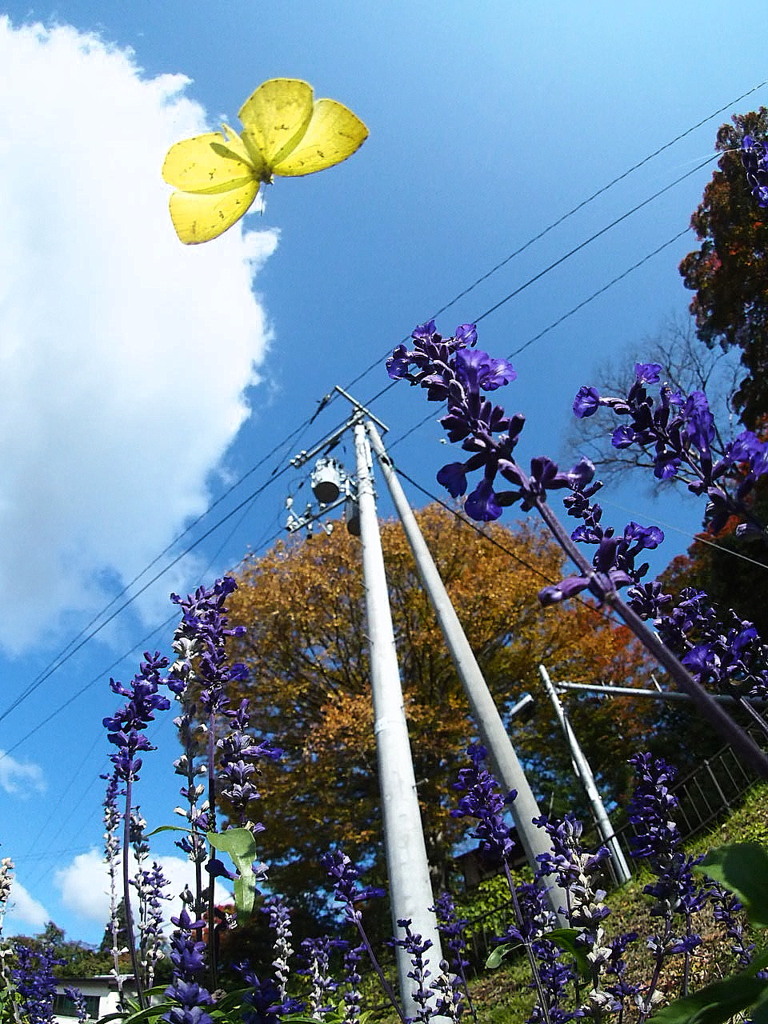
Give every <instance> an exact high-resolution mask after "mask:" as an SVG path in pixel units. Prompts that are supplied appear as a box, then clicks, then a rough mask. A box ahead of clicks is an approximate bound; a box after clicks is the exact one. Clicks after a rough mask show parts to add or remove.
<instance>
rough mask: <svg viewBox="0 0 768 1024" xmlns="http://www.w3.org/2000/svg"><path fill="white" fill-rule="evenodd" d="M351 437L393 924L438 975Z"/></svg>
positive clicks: (376, 553)
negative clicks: (413, 940) (404, 925)
mask: <svg viewBox="0 0 768 1024" xmlns="http://www.w3.org/2000/svg"><path fill="white" fill-rule="evenodd" d="M354 434H355V457H356V461H357V496H358V504H359V508H360V539H361V542H362V549H363V576H364V580H365V606H366V617H367V624H368V643H369V652H370V661H371V685H372V689H373V715H374V724H373V728H374V733H375V735H376V756H377V760H378V766H379V787H380V790H381V805H382V817H383V821H384V847H385V852H386V857H387V869H388V874H389V896H390V906H391V909H392V929H393V934H394V935H398V932H399V930H398V925H397V922H398V921H400V920H408V919H410V921H411V922H412V929H413V931H414V932H418V933H419V934H420V935H421V937H422V939H424V940H426V939H429V940H431V942H432V948H431V949H430V950H429V953H428V954H427V955H428V957H429V960H430V966H431V968H432V974H433V976H436V975H437V973H438V972H439V966H438V965H439V963H440V961H441V960H442V958H443V956H442V952H441V947H440V935H439V933H438V930H437V921H436V919H435V915H434V913H432V912H431V911H430V910H429V908H430V907H432V906H433V905H434V902H435V901H434V896H433V895H432V885H431V883H430V879H429V867H428V863H427V851H426V847H425V845H424V833H423V830H422V825H421V814H420V811H419V801H418V796H417V793H416V777H415V775H414V772H413V761H412V758H411V747H410V743H409V741H408V726H407V724H406V719H405V709H404V707H403V691H402V686H401V683H400V670H399V667H398V663H397V652H396V649H395V635H394V631H393V629H392V613H391V610H390V606H389V593H388V591H387V580H386V576H385V573H384V555H383V553H382V548H381V536H380V534H379V523H378V518H377V515H376V499H375V497H374V491H373V479H372V476H371V450H370V448H369V446H368V442H367V440H366V435H365V426H364V425H363V421H362V418H358V419H357V421H356V422H355V424H354ZM396 954H397V973H398V980H399V985H400V996H401V999H402V1003H403V1010H404V1012H405V1015H406V1016H407V1017H415V1016H416V1015H417V1014H418V1012H419V1007H418V1006H417V1004H416V1003H415V1002H414V999H413V997H412V995H411V992H412V991H413V988H414V982H413V980H412V979H411V978H409V977H408V971H409V970H412V969H413V967H412V964H411V962H410V958H409V955H408V953H407V952H406V951H405V950H404V949H401V948H400V947H397V948H396Z"/></svg>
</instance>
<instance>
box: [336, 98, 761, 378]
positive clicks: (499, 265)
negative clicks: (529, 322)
mask: <svg viewBox="0 0 768 1024" xmlns="http://www.w3.org/2000/svg"><path fill="white" fill-rule="evenodd" d="M766 85H768V79H765V80H764V81H762V82H758V84H757V85H753V86H752V88H751V89H747V91H746V92H743V93H741V95H740V96H736V97H735V98H734V99H732V100H730V102H728V103H726V104H724V105H723V106H722V107H718V109H717V110H714V111H712V113H711V114H707V116H706V117H703V118H702V119H701V120H700V121H697V122H696V124H693V125H691V126H690V127H689V128H686V129H685V130H684V131H682V132H680V133H679V134H678V135H675V137H674V138H673V139H670V140H669V142H665V143H664V144H663V145H661V146H659V147H658V149H655V150H654V151H653V152H652V153H649V154H648V155H647V156H645V157H643V159H642V160H639V161H638V162H637V163H635V164H632V166H631V167H628V168H627V170H626V171H623V172H622V173H621V174H619V175H618V176H617V177H615V178H613V179H611V181H609V182H608V183H607V184H605V185H603V186H602V187H601V188H599V189H597V191H595V192H593V193H592V194H591V195H590V196H587V198H586V199H582V200H581V201H580V202H579V203H577V204H576V205H575V206H573V207H571V209H570V210H568V211H567V212H566V213H563V214H561V216H559V217H557V219H556V220H553V221H552V222H551V223H550V224H548V225H547V226H546V227H545V228H542V230H541V231H539V232H538V233H537V234H535V235H532V236H531V237H530V238H529V239H528V240H527V241H526V242H524V243H523V244H522V245H521V246H519V247H518V248H517V249H515V250H513V252H511V253H509V254H508V255H507V256H505V257H504V258H503V259H501V260H499V262H498V263H496V264H495V265H494V266H492V267H491V269H490V270H487V271H486V272H485V273H484V274H481V276H480V277H478V278H477V280H475V281H473V282H472V284H470V285H468V286H467V287H466V288H464V289H463V290H462V291H460V292H458V293H457V294H456V295H454V297H453V298H452V299H450V300H449V301H448V302H446V303H445V305H444V306H441V307H440V309H438V310H436V311H435V312H434V313H433V314H432V315H431V316H430V317H428V319H429V320H436V319H437V318H438V317H439V316H440V314H441V313H445V312H446V311H447V310H449V309H450V308H451V307H452V306H455V305H456V303H457V302H459V301H460V300H461V299H463V298H464V297H465V296H466V295H469V294H470V292H472V291H474V290H475V288H477V287H478V286H479V285H481V284H483V282H484V281H487V280H488V278H490V277H493V275H494V274H495V273H497V272H498V271H499V270H501V269H502V268H503V267H506V266H507V264H508V263H511V262H512V260H514V259H516V258H517V257H518V256H520V255H521V254H522V253H524V252H525V251H526V250H527V249H530V247H531V246H532V245H534V243H536V242H538V241H540V239H542V238H544V237H545V236H546V235H548V234H549V233H550V231H553V230H554V229H555V228H556V227H559V226H560V225H561V224H562V223H564V221H566V220H568V219H569V218H570V217H572V216H573V215H574V214H576V213H578V212H579V210H583V209H584V207H585V206H588V205H589V204H590V203H592V202H594V200H595V199H597V198H599V197H600V196H601V195H604V194H605V193H606V192H608V191H609V189H612V188H613V186H614V185H618V184H619V182H621V181H624V179H625V178H628V177H629V175H630V174H633V173H634V172H635V171H637V170H639V169H640V168H641V167H644V166H645V165H646V164H647V163H649V162H650V161H651V160H653V159H654V157H657V156H659V155H660V154H661V153H663V152H665V150H667V149H670V148H671V147H672V146H674V145H675V143H677V142H680V140H681V139H684V138H686V137H687V136H688V135H690V134H691V133H692V132H695V131H696V130H697V129H698V128H701V127H703V126H704V125H705V124H707V123H708V122H709V121H713V120H714V119H715V118H716V117H719V116H720V114H723V113H725V111H726V110H731V109H733V107H735V106H736V104H737V103H740V102H741V101H742V100H744V99H746V98H747V96H751V95H752V94H753V93H755V92H757V91H758V90H759V89H762V88H763V87H764V86H766ZM407 341H408V338H407V337H406V338H402V339H401V341H400V344H406V343H407ZM380 363H381V360H380V359H377V360H375V362H373V363H371V364H370V366H368V367H367V368H366V369H365V370H363V371H362V372H361V373H360V374H358V376H357V377H355V378H354V380H352V381H350V383H349V384H348V385H347V387H346V389H345V390H347V391H349V390H350V389H351V388H353V387H354V386H355V384H357V383H359V382H360V381H361V380H362V379H363V377H366V376H367V375H368V374H369V373H370V372H371V371H372V370H374V369H375V368H376V367H377V366H379V365H380ZM326 397H327V396H326Z"/></svg>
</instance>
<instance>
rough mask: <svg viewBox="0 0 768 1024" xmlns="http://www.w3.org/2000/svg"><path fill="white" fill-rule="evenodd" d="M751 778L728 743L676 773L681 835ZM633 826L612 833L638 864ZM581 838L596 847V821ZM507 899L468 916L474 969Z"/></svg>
mask: <svg viewBox="0 0 768 1024" xmlns="http://www.w3.org/2000/svg"><path fill="white" fill-rule="evenodd" d="M756 781H757V779H756V777H755V776H754V775H753V774H752V773H751V772H750V771H749V770H748V769H747V768H745V767H744V766H743V765H742V764H741V762H740V761H739V760H738V758H737V756H736V755H735V754H734V752H733V750H732V749H731V747H723V748H722V749H721V750H718V751H717V753H716V754H713V755H712V757H709V758H705V759H704V761H702V763H701V764H700V765H699V767H698V768H695V769H694V770H693V771H691V772H689V773H688V774H687V775H685V776H684V777H683V778H682V779H679V780H678V781H677V782H676V783H675V784H674V786H672V787H671V792H672V793H673V794H674V796H675V797H676V798H677V801H678V811H677V815H676V820H677V824H678V826H679V828H680V832H681V835H682V838H683V840H684V841H687V840H689V839H691V838H693V837H694V836H695V835H697V834H698V833H700V832H703V831H704V830H705V829H707V828H710V827H711V826H713V825H714V824H715V823H716V822H717V821H718V820H719V819H720V818H722V817H723V816H724V815H725V814H726V813H727V812H729V811H732V810H734V809H735V808H736V807H737V806H738V804H739V803H740V802H741V800H742V798H743V797H744V795H745V794H746V792H747V791H748V790H749V789H750V788H751V787H752V786H753V785H754V784H755V782H756ZM634 831H635V830H634V828H633V826H632V825H631V824H630V823H628V824H626V825H624V826H623V827H621V828H619V829H617V830H616V838H617V839H618V841H619V843H620V844H621V848H622V850H623V851H624V854H625V856H626V857H627V860H628V861H629V863H630V865H632V866H634V867H637V864H636V862H635V861H634V859H633V857H632V854H631V850H630V836H631V835H632V834H633V833H634ZM583 842H584V846H585V848H586V849H590V848H593V847H594V848H595V849H596V848H597V847H598V846H599V845H601V840H600V839H599V833H598V832H597V829H596V827H595V826H591V827H585V829H584V840H583ZM606 873H607V874H608V875H609V877H608V878H607V879H606V880H605V881H607V882H608V884H609V885H613V886H615V884H616V879H615V877H614V875H613V871H612V866H611V862H610V860H607V861H606ZM511 905H512V902H511V900H510V901H508V902H506V903H503V904H500V905H499V906H498V907H494V908H493V909H492V910H488V911H485V913H483V914H480V915H479V916H478V917H475V918H472V919H471V920H470V921H468V923H467V929H466V930H467V932H468V938H467V944H468V953H469V956H468V959H469V960H470V961H471V965H472V968H473V969H474V970H475V971H476V970H478V969H479V968H480V967H481V966H482V964H483V963H484V962H485V960H486V959H487V957H488V954H489V953H490V951H491V950H492V949H493V946H494V940H495V939H496V938H497V937H498V936H499V935H500V934H501V933H502V932H503V931H504V929H505V926H506V925H507V924H508V922H509V915H510V913H511Z"/></svg>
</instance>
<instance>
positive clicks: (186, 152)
mask: <svg viewBox="0 0 768 1024" xmlns="http://www.w3.org/2000/svg"><path fill="white" fill-rule="evenodd" d="M258 177H259V175H258V169H257V168H255V167H254V166H253V164H252V163H251V161H250V158H249V156H248V152H247V150H246V148H245V146H244V145H243V143H242V142H241V141H240V138H239V137H238V136H237V135H235V134H234V132H230V133H229V137H228V138H225V137H224V136H223V135H222V134H221V132H207V133H206V134H205V135H196V136H195V137H194V138H192V139H183V140H182V141H181V142H177V143H175V144H174V145H173V146H171V148H170V149H169V150H168V153H167V154H166V157H165V163H164V164H163V178H164V179H165V181H167V182H168V184H169V185H173V186H174V187H175V188H178V189H181V190H182V192H197V193H203V194H215V193H217V192H229V191H231V190H232V189H237V188H241V187H242V186H243V185H245V184H246V183H247V182H249V181H252V180H253V179H254V178H256V179H257V180H258Z"/></svg>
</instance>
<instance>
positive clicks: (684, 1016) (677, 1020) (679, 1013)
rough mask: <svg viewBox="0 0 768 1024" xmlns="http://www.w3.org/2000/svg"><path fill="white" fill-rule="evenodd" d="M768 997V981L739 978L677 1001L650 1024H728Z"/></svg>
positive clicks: (652, 1019) (739, 975) (728, 980)
mask: <svg viewBox="0 0 768 1024" xmlns="http://www.w3.org/2000/svg"><path fill="white" fill-rule="evenodd" d="M766 993H768V981H762V980H761V979H760V978H754V977H751V976H750V975H748V974H736V975H734V976H733V977H731V978H725V980H724V981H716V982H714V984H712V985H707V986H706V987H705V988H703V989H701V990H700V991H699V992H696V993H695V994H694V995H692V996H686V997H685V998H684V999H677V1000H676V1001H675V1002H674V1003H670V1005H669V1006H665V1007H664V1009H663V1010H659V1012H658V1013H656V1014H654V1015H653V1017H652V1018H651V1021H650V1024H724V1022H725V1021H727V1020H729V1018H731V1017H733V1015H734V1014H735V1013H739V1012H740V1011H741V1010H746V1009H747V1008H748V1007H750V1006H752V1004H753V1003H755V1002H757V1001H758V1000H759V999H760V997H761V996H764V995H766Z"/></svg>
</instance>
